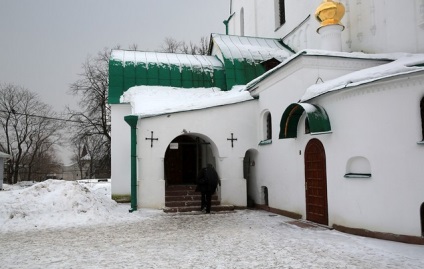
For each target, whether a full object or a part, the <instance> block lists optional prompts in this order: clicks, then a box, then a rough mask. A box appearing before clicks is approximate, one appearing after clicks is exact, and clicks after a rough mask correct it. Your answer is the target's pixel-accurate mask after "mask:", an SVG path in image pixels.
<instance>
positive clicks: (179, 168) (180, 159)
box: [164, 134, 215, 185]
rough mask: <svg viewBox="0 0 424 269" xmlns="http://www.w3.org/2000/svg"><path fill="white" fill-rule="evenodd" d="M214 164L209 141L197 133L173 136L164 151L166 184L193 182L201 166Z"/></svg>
mask: <svg viewBox="0 0 424 269" xmlns="http://www.w3.org/2000/svg"><path fill="white" fill-rule="evenodd" d="M207 163H212V164H213V165H214V166H215V158H214V155H213V152H212V149H211V143H210V142H208V141H206V140H205V139H203V138H201V137H200V136H197V135H192V134H190V135H180V136H178V137H176V138H174V139H173V140H172V141H171V143H170V144H169V145H168V148H167V149H166V152H165V160H164V166H165V167H164V169H165V181H166V185H187V184H195V183H196V178H197V175H198V173H199V171H200V170H201V169H202V167H205V166H206V164H207Z"/></svg>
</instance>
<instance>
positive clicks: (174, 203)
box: [165, 200, 220, 208]
mask: <svg viewBox="0 0 424 269" xmlns="http://www.w3.org/2000/svg"><path fill="white" fill-rule="evenodd" d="M201 204H202V202H201V201H200V200H195V201H170V202H165V206H166V207H184V206H197V207H199V208H200V205H201ZM211 204H212V205H219V204H220V201H218V200H212V201H211Z"/></svg>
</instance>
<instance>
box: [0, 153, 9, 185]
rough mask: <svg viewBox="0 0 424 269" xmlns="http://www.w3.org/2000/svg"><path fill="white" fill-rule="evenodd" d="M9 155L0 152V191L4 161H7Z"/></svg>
mask: <svg viewBox="0 0 424 269" xmlns="http://www.w3.org/2000/svg"><path fill="white" fill-rule="evenodd" d="M9 158H10V155H9V154H7V153H4V152H0V190H2V189H3V179H4V161H5V160H6V159H9Z"/></svg>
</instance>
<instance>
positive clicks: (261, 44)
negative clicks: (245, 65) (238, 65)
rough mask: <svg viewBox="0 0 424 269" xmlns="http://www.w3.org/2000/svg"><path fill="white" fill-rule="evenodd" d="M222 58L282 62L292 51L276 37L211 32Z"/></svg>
mask: <svg viewBox="0 0 424 269" xmlns="http://www.w3.org/2000/svg"><path fill="white" fill-rule="evenodd" d="M212 39H213V42H214V44H216V45H217V46H218V47H219V49H220V51H221V52H222V54H223V55H224V58H226V59H230V60H234V59H246V61H249V62H257V61H259V62H263V61H266V60H269V59H271V58H275V59H277V60H279V61H280V62H282V61H283V60H284V59H286V58H287V57H289V56H290V55H292V54H293V53H292V52H290V51H289V50H288V49H286V48H285V47H284V46H283V45H282V44H281V43H280V42H279V41H278V40H277V39H272V38H259V37H247V36H232V35H220V34H212Z"/></svg>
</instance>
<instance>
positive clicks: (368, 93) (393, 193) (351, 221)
mask: <svg viewBox="0 0 424 269" xmlns="http://www.w3.org/2000/svg"><path fill="white" fill-rule="evenodd" d="M330 61H332V60H330ZM322 62H323V63H324V61H322ZM300 63H301V61H299V62H298V63H293V65H296V64H300ZM300 66H301V64H300ZM307 66H308V65H307ZM352 66H353V65H352ZM321 67H322V66H321ZM321 67H320V68H315V69H309V68H306V67H304V69H299V70H294V68H291V67H287V68H286V69H283V70H282V72H281V73H280V74H278V75H276V76H275V77H273V78H269V79H267V80H266V81H265V82H264V83H263V85H262V84H261V86H260V87H262V86H264V87H265V88H266V90H265V91H261V90H260V89H258V90H257V92H259V94H260V99H259V102H258V106H259V108H258V110H259V111H263V110H266V109H267V110H269V111H270V112H271V114H272V121H273V124H272V125H273V143H272V144H271V145H264V146H259V148H258V151H259V154H258V157H257V162H256V164H257V167H258V169H257V171H256V173H257V183H256V186H257V188H258V189H257V191H256V193H260V186H267V187H268V195H269V197H268V198H269V206H271V207H273V208H278V209H282V210H287V211H290V212H294V213H298V214H301V215H302V216H303V218H305V217H306V212H305V189H304V188H305V186H304V184H305V183H304V182H305V175H304V150H305V147H306V144H307V142H308V141H309V140H310V139H312V138H317V139H319V140H320V141H321V142H322V143H323V145H324V148H325V151H326V161H327V191H328V213H329V225H330V226H331V225H333V224H338V225H343V226H347V227H354V228H364V229H369V230H373V231H380V232H388V233H395V234H405V235H414V236H420V235H421V226H420V205H421V204H422V203H423V202H424V198H423V197H422V190H423V189H424V181H423V180H422V178H423V176H424V167H423V166H422V163H423V162H424V157H423V155H422V153H423V152H422V151H423V150H424V146H422V145H418V144H417V143H416V142H418V141H420V140H421V121H420V114H419V111H420V110H419V102H420V100H421V98H422V97H423V96H424V78H423V76H421V78H420V80H418V79H416V78H413V76H411V77H409V78H402V79H400V78H399V79H398V80H399V81H400V82H396V80H394V81H389V82H384V83H383V82H381V83H375V84H372V85H368V86H363V87H362V88H359V87H358V88H356V89H355V90H350V91H343V92H340V93H335V94H327V95H324V96H322V97H319V98H315V99H314V100H312V101H310V102H312V103H316V104H319V105H321V106H323V107H324V108H325V109H326V111H327V113H328V115H329V117H330V121H331V125H332V131H333V133H331V134H325V135H316V136H313V135H309V134H304V119H305V118H304V116H303V117H302V119H301V120H300V123H299V125H298V137H297V138H296V139H278V132H279V129H280V128H279V125H280V120H281V116H282V114H283V112H284V110H285V109H286V108H287V106H288V105H290V104H291V103H295V102H297V101H298V99H299V97H300V96H301V95H302V94H303V89H306V88H307V87H308V86H309V85H308V84H310V83H311V81H312V80H314V78H315V77H316V76H317V75H318V74H317V73H318V72H320V76H321V77H326V78H327V79H330V78H331V76H340V75H342V74H341V73H342V72H347V70H337V71H334V72H333V71H331V70H329V69H324V68H321ZM318 69H319V71H318ZM288 74H289V75H288ZM300 77H301V78H302V80H300V79H298V78H300ZM281 78H284V79H283V80H279V79H281ZM380 84H381V85H380ZM275 100H278V102H276V101H275ZM257 117H258V118H260V115H259V113H258V115H257ZM258 129H260V128H258ZM258 132H259V133H260V134H262V130H260V131H258ZM355 156H362V157H365V158H367V159H368V160H369V161H370V164H371V170H372V178H371V179H346V178H344V174H345V173H346V172H347V171H346V165H347V162H348V160H349V159H350V158H351V157H355ZM258 199H260V195H259V197H258V196H256V197H255V201H256V203H259V202H260V200H258Z"/></svg>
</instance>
